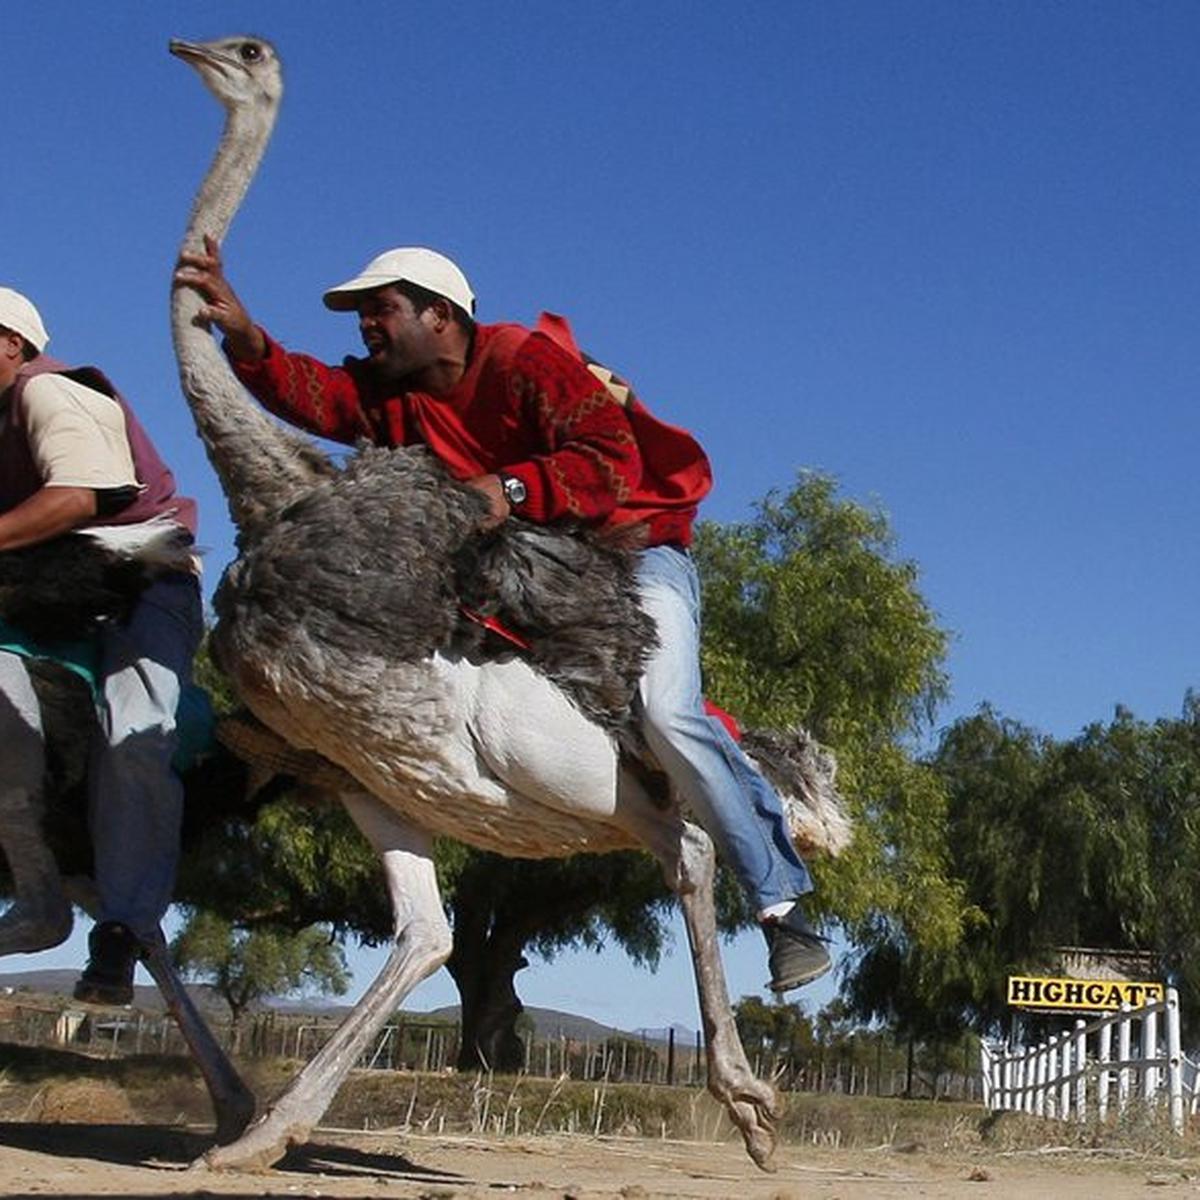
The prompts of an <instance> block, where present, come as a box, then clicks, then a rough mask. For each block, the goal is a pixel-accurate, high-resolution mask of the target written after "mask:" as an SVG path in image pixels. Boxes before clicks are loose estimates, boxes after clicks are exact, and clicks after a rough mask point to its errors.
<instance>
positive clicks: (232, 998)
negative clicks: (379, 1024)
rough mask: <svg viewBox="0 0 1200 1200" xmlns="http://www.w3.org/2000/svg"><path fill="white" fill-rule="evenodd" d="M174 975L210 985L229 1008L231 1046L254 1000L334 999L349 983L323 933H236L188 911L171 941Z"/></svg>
mask: <svg viewBox="0 0 1200 1200" xmlns="http://www.w3.org/2000/svg"><path fill="white" fill-rule="evenodd" d="M171 954H172V956H173V958H174V960H175V963H176V965H177V966H178V967H179V969H180V971H181V972H182V973H183V974H184V975H185V976H186V977H187V978H190V979H196V980H201V981H203V982H205V983H207V984H208V985H209V986H210V987H212V988H213V989H214V990H215V991H216V992H217V993H218V994H219V995H220V996H221V997H222V999H224V1001H225V1003H226V1004H228V1005H229V1012H230V1017H231V1019H232V1025H233V1048H234V1049H235V1050H236V1049H237V1048H238V1046H239V1043H240V1035H241V1023H242V1018H243V1017H244V1016H245V1014H246V1011H247V1010H248V1009H249V1008H250V1007H251V1006H252V1005H253V1004H255V1003H256V1002H257V1001H260V1000H263V999H266V998H268V997H272V998H278V997H283V996H288V995H292V994H295V993H299V992H313V991H315V992H317V993H318V994H322V995H335V996H340V995H342V994H344V993H345V991H346V988H347V986H348V984H349V978H348V975H347V973H346V960H345V955H344V954H343V952H342V948H341V946H340V945H338V944H337V942H336V941H334V940H333V939H332V937H331V936H330V933H329V931H328V930H327V929H320V928H317V927H315V926H310V927H308V928H306V929H301V930H299V931H294V930H290V929H281V928H271V927H266V926H263V927H260V928H256V929H251V930H246V929H239V928H237V927H236V926H235V925H233V924H232V923H231V922H229V921H227V920H224V919H223V918H221V917H219V916H216V915H215V914H213V913H210V912H203V911H193V912H192V913H191V914H190V915H189V917H188V919H187V921H186V923H185V925H184V927H183V928H182V929H181V930H180V931H179V933H178V934H177V935H176V937H175V938H174V940H173V941H172V942H171Z"/></svg>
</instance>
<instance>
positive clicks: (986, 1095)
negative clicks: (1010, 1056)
mask: <svg viewBox="0 0 1200 1200" xmlns="http://www.w3.org/2000/svg"><path fill="white" fill-rule="evenodd" d="M979 1078H980V1080H981V1081H982V1084H983V1107H984V1108H986V1109H991V1107H992V1052H991V1050H990V1049H989V1047H988V1044H987V1042H985V1041H984V1040H983V1038H980V1039H979Z"/></svg>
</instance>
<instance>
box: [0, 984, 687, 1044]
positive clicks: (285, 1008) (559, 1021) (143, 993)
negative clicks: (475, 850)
mask: <svg viewBox="0 0 1200 1200" xmlns="http://www.w3.org/2000/svg"><path fill="white" fill-rule="evenodd" d="M78 978H79V972H78V971H76V970H48V971H11V972H9V973H7V974H3V973H0V994H3V993H20V992H28V993H30V995H31V996H34V995H42V996H70V995H71V993H72V991H73V990H74V987H75V981H76V980H77V979H78ZM133 990H134V998H133V1006H132V1007H134V1008H140V1009H141V1010H142V1011H143V1012H154V1013H157V1012H162V1010H163V1008H164V1007H165V1006H164V1004H163V1001H162V997H161V996H160V995H159V992H158V988H156V987H148V986H143V985H138V986H137V987H135V988H134V989H133ZM187 990H188V993H189V994H190V995H191V997H192V1000H193V1001H194V1002H195V1004H196V1006H197V1007H198V1008H199V1009H200V1010H201V1012H203V1013H204V1015H205V1016H206V1017H210V1018H213V1019H216V1020H221V1019H223V1018H226V1017H228V1015H229V1010H228V1008H227V1007H226V1005H225V1001H224V1000H222V999H221V997H220V996H218V995H217V994H216V992H214V991H213V989H212V988H210V987H208V986H207V985H205V984H188V985H187ZM260 1007H262V1008H272V1009H274V1010H275V1011H276V1012H281V1013H288V1014H291V1015H296V1016H311V1017H316V1018H321V1019H323V1020H340V1019H341V1018H342V1017H343V1016H345V1015H346V1013H348V1012H349V1011H350V1008H351V1006H350V1005H348V1004H342V1003H327V1002H326V1001H324V1000H322V999H321V998H319V997H317V998H311V997H310V998H305V997H301V998H300V999H285V1000H272V1001H268V1002H267V1003H264V1004H263V1005H261V1006H260ZM404 1015H405V1016H406V1017H408V1018H410V1019H414V1020H419V1019H421V1018H425V1019H427V1020H431V1021H446V1022H451V1023H457V1022H458V1021H460V1020H461V1019H462V1009H461V1008H460V1007H459V1006H458V1005H457V1004H452V1005H446V1006H444V1007H442V1008H435V1009H433V1010H431V1011H428V1012H418V1011H415V1010H413V1009H406V1010H405V1012H404ZM525 1015H526V1016H527V1017H528V1018H529V1019H530V1020H532V1022H533V1028H534V1032H535V1035H536V1037H537V1038H539V1039H543V1038H557V1037H565V1038H567V1039H568V1040H570V1041H573V1042H588V1041H590V1042H602V1041H604V1040H605V1039H606V1038H611V1037H626V1038H633V1039H636V1040H638V1041H643V1040H644V1041H647V1042H651V1043H656V1042H662V1043H665V1042H666V1041H667V1036H668V1034H667V1030H666V1029H638V1030H635V1031H634V1032H632V1033H630V1032H626V1031H624V1030H620V1029H614V1028H613V1027H612V1026H611V1025H602V1024H601V1023H600V1022H599V1021H593V1020H592V1019H591V1018H590V1017H580V1016H576V1015H575V1014H574V1013H565V1012H559V1011H558V1010H557V1009H553V1008H534V1007H528V1008H526V1009H525ZM674 1028H675V1044H676V1046H690V1045H692V1044H693V1043H694V1042H695V1038H696V1034H695V1032H694V1031H693V1030H691V1029H687V1028H685V1027H684V1026H682V1025H676V1026H675V1027H674Z"/></svg>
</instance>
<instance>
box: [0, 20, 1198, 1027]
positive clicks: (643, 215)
mask: <svg viewBox="0 0 1200 1200" xmlns="http://www.w3.org/2000/svg"><path fill="white" fill-rule="evenodd" d="M248 31H251V32H254V33H258V34H261V35H265V36H267V37H269V38H271V39H272V40H273V41H274V42H275V43H276V45H277V47H278V49H279V51H280V54H281V55H282V57H283V59H284V63H285V66H286V69H287V94H286V96H285V99H284V107H283V111H282V115H281V118H280V122H279V126H278V129H277V132H276V137H275V140H274V143H273V145H272V147H271V149H270V151H269V153H268V155H267V158H266V161H265V162H264V164H263V167H262V169H261V171H260V173H259V177H258V180H257V181H256V183H255V186H254V188H253V189H252V191H251V193H250V196H249V198H248V200H247V203H246V205H245V208H244V210H243V212H242V213H241V215H240V216H239V218H238V220H237V222H236V224H235V227H234V229H233V232H232V234H231V236H230V239H229V241H228V243H227V261H228V267H229V272H230V275H231V277H232V278H233V279H234V281H235V283H236V284H237V285H238V286H239V288H240V290H241V292H242V294H243V297H244V299H245V300H246V301H247V303H248V305H249V306H250V308H251V311H252V312H253V313H254V314H255V315H256V316H257V317H258V318H259V319H260V320H261V321H262V322H263V323H264V324H265V325H266V326H267V327H268V328H269V329H271V330H272V332H274V333H275V334H276V335H277V336H279V337H280V338H281V339H282V340H283V341H284V342H285V343H287V344H289V345H292V346H294V347H297V348H303V349H307V350H310V351H312V352H314V353H317V354H320V355H323V356H326V357H329V358H332V359H335V360H336V359H337V358H339V357H340V356H341V355H342V354H344V353H347V352H354V351H356V350H357V349H358V346H357V338H356V333H355V329H354V326H353V322H352V320H351V319H348V318H345V317H337V316H334V315H332V314H329V313H327V312H325V310H324V309H323V308H322V307H321V304H320V298H319V297H320V292H321V290H322V289H323V288H324V287H326V286H328V285H330V284H332V283H335V282H338V281H340V280H342V279H344V278H346V277H347V276H349V275H350V274H352V273H354V272H356V271H357V269H358V268H359V267H360V266H361V265H362V264H363V263H364V262H365V261H366V260H367V259H368V258H370V257H372V256H373V255H374V254H376V253H377V252H378V251H380V250H382V249H384V248H386V247H388V246H392V245H398V244H424V245H430V246H434V247H436V248H439V249H441V250H443V251H445V252H447V253H449V254H450V255H451V256H453V257H454V258H456V259H457V260H458V261H459V262H460V264H461V265H462V266H463V267H464V269H465V270H466V272H467V274H468V276H469V277H470V278H471V280H472V282H473V284H474V286H475V290H476V292H477V293H478V295H479V298H480V301H479V303H480V316H481V318H482V319H483V320H485V321H487V320H499V319H505V320H529V319H532V318H533V316H534V315H535V314H536V313H537V312H538V310H539V309H541V308H551V309H555V310H557V311H561V312H565V313H567V314H568V315H569V316H570V317H571V318H572V320H573V322H574V324H575V327H576V332H577V334H578V336H579V338H580V341H581V343H582V344H583V345H584V346H585V347H587V348H588V349H589V350H590V351H591V352H592V353H593V354H595V355H596V356H598V357H600V358H602V359H603V360H605V361H606V362H609V363H610V364H611V365H612V366H614V367H615V368H616V369H618V370H619V371H620V372H621V373H623V374H625V375H627V376H629V377H630V378H631V379H632V380H633V381H634V382H635V384H636V385H637V387H638V390H639V392H640V393H641V394H642V395H643V396H644V397H645V398H646V399H647V401H648V402H649V403H650V404H651V405H652V406H653V407H655V408H656V410H657V411H658V412H659V413H661V414H662V415H663V416H665V417H667V418H668V419H672V420H675V421H677V422H680V423H683V424H687V425H689V426H690V427H692V428H693V429H694V430H695V431H696V432H697V433H698V434H699V435H700V437H701V439H702V440H703V441H704V442H705V444H706V446H707V448H708V450H709V452H710V454H711V457H712V459H713V463H714V468H715V472H716V478H717V487H716V490H715V493H714V495H713V497H712V498H711V500H710V501H709V502H708V503H707V505H706V508H705V514H704V515H706V516H708V517H711V518H714V519H717V520H732V519H738V518H741V517H744V516H747V515H748V514H749V511H750V506H751V504H752V502H753V501H754V500H756V499H757V498H759V497H761V496H763V495H764V494H765V493H766V492H767V491H768V490H769V489H771V488H787V487H788V486H790V484H791V483H792V481H793V480H794V478H795V475H796V472H797V471H798V470H799V469H801V468H804V467H816V468H820V469H822V470H825V471H828V472H831V473H833V474H834V475H836V476H837V477H838V478H839V479H840V481H841V484H842V487H843V489H844V493H845V494H846V495H848V496H851V497H854V498H856V499H859V500H864V501H868V502H878V504H879V505H880V506H881V507H882V508H883V509H885V510H886V511H887V512H888V513H889V514H890V517H891V520H892V524H893V527H894V530H895V533H896V537H897V543H898V551H899V553H901V554H902V555H904V556H905V557H910V558H912V559H915V560H916V561H917V562H918V563H919V564H920V567H921V584H920V586H921V587H922V590H923V592H924V594H925V596H926V597H927V598H928V600H929V602H930V603H931V604H932V606H933V607H934V608H935V609H936V611H937V612H938V614H939V617H940V620H941V621H942V623H943V624H944V626H945V627H946V628H948V629H949V630H951V631H952V632H953V635H954V644H953V649H952V653H951V657H950V660H949V669H950V673H951V677H952V685H953V694H952V697H951V700H950V702H949V703H948V705H947V706H946V707H945V709H944V710H943V711H942V712H941V713H940V714H939V723H941V724H944V723H947V722H949V721H951V720H953V719H954V718H955V717H957V716H959V715H962V714H965V713H969V712H971V711H973V710H974V709H975V707H976V706H977V705H978V704H979V703H981V702H982V701H984V700H990V701H992V702H993V703H994V704H996V705H997V706H998V707H999V708H1000V710H1001V711H1003V712H1004V713H1005V714H1006V715H1008V716H1011V717H1015V718H1018V719H1020V720H1023V721H1025V722H1028V723H1030V724H1032V725H1034V726H1036V727H1038V728H1040V729H1042V730H1044V731H1046V732H1048V733H1052V734H1055V735H1057V736H1070V735H1071V734H1073V733H1075V732H1077V731H1078V730H1079V729H1080V728H1082V727H1083V726H1084V725H1086V724H1087V723H1089V722H1092V721H1097V720H1105V719H1107V718H1108V717H1109V716H1111V714H1112V710H1113V706H1114V705H1115V704H1117V703H1124V704H1127V705H1129V706H1130V707H1131V708H1132V709H1133V710H1134V711H1135V712H1136V713H1137V714H1138V715H1139V716H1143V717H1155V716H1159V715H1169V714H1174V713H1176V712H1177V711H1178V709H1179V705H1180V702H1181V700H1182V697H1183V694H1184V691H1185V690H1186V689H1187V688H1188V687H1189V686H1191V685H1193V684H1194V683H1196V682H1197V681H1198V672H1197V669H1196V662H1195V660H1196V650H1197V641H1198V638H1197V632H1196V630H1197V623H1196V620H1195V617H1194V607H1195V598H1196V596H1197V594H1198V593H1200V570H1198V567H1197V556H1196V554H1195V553H1194V552H1193V546H1192V536H1191V535H1192V527H1193V522H1194V519H1195V515H1196V513H1197V511H1198V509H1200V503H1198V502H1200V479H1198V476H1197V473H1196V471H1195V469H1194V456H1195V448H1196V446H1197V442H1198V434H1200V418H1198V417H1197V414H1196V408H1195V403H1194V400H1195V396H1196V395H1197V392H1198V390H1200V346H1198V344H1197V340H1196V338H1195V337H1194V336H1193V330H1194V326H1195V322H1196V316H1197V313H1198V312H1200V211H1198V207H1197V195H1198V192H1200V188H1198V186H1197V185H1198V184H1200V71H1198V69H1197V63H1200V7H1198V6H1197V5H1195V4H1194V3H1191V2H1190V0H1161V2H1158V3H1139V2H1135V0H1127V2H1122V3H1116V2H1111V0H1086V2H1085V0H1078V2H1072V0H1062V2H1058V3H1046V2H1036V3H1035V2H1020V0H1010V2H1007V3H1004V4H995V3H982V2H974V0H947V2H944V3H906V2H904V0H879V2H875V3H866V2H864V3H854V2H852V0H847V2H846V3H841V4H824V3H807V2H801V0H794V2H791V3H782V2H780V3H757V2H753V0H751V2H745V0H743V2H740V3H737V4H726V3H708V4H704V5H698V4H693V3H685V2H683V0H670V2H656V3H650V4H647V3H644V2H639V3H634V2H632V0H613V2H609V3H606V4H603V5H600V4H595V5H590V4H583V3H564V2H562V0H559V2H558V3H542V2H533V3H529V2H524V3H519V4H516V3H484V2H483V0H464V2H463V3H460V4H458V5H447V6H437V7H430V6H428V5H416V4H411V3H368V2H359V3H347V4H339V5H333V4H316V3H308V2H304V0H290V2H288V3H255V2H253V0H250V2H242V3H238V4H236V5H235V4H231V3H218V2H214V0H208V2H206V3H204V4H198V3H193V2H192V0H176V2H174V3H172V4H170V5H149V4H133V3H113V4H107V5H103V6H100V5H94V6H93V5H78V4H75V3H63V2H61V0H43V2H42V3H40V4H39V5H36V6H32V7H28V8H27V9H26V10H25V11H23V12H22V13H21V17H20V21H19V22H17V24H16V26H15V27H14V28H13V29H12V30H10V36H9V38H8V39H7V40H6V48H7V50H8V54H7V56H6V62H5V68H4V91H5V94H6V102H5V106H4V107H5V113H6V116H7V126H8V133H9V141H8V154H7V156H6V169H5V172H4V177H3V187H2V189H0V230H2V231H3V232H2V236H3V253H2V254H0V283H5V284H9V285H11V286H15V287H17V288H20V289H21V290H23V291H25V292H27V293H28V294H29V295H30V296H31V297H32V298H34V299H35V301H36V302H37V303H38V304H39V305H40V307H41V308H42V311H43V315H44V316H45V318H46V321H47V324H48V326H49V328H50V331H51V335H52V343H51V347H50V349H51V350H52V351H53V352H55V353H57V354H58V355H59V356H60V357H64V358H67V359H68V360H71V361H73V362H96V363H98V364H101V365H103V366H104V367H105V368H106V370H107V371H108V372H109V373H110V374H111V375H112V376H113V377H114V378H115V380H116V381H117V382H118V383H119V385H120V386H121V387H122V388H123V390H124V391H125V392H126V393H127V395H128V396H129V397H130V398H131V399H132V400H133V402H134V403H135V405H136V406H137V407H138V409H139V412H140V413H141V415H142V417H143V420H144V422H145V423H146V424H147V426H148V427H149V428H150V430H151V432H152V434H153V435H154V436H155V438H156V440H157V441H158V443H159V445H160V449H162V451H163V452H164V454H165V455H166V456H167V457H168V459H169V460H170V462H171V463H172V465H173V466H174V468H175V470H176V473H177V475H178V476H179V479H180V481H181V484H182V486H183V488H184V489H185V490H187V491H189V492H191V493H193V494H195V495H196V496H197V497H198V498H199V500H200V502H201V505H202V511H203V526H202V540H203V541H204V543H205V544H206V545H207V546H208V547H210V552H209V556H208V564H209V565H208V571H209V583H210V586H211V584H212V583H215V580H216V579H217V578H218V576H219V573H220V570H221V568H222V567H223V565H224V564H225V563H226V562H227V561H228V559H229V557H230V554H231V533H230V528H229V525H228V521H227V519H226V516H225V511H224V504H223V501H222V499H221V497H220V494H219V491H218V490H217V488H216V484H215V481H214V479H213V476H212V475H211V472H210V471H209V468H208V466H207V463H206V462H205V460H204V458H203V455H202V453H201V451H200V448H199V444H198V443H197V442H196V440H195V439H194V435H193V432H192V427H191V422H190V418H189V415H188V413H187V410H186V408H185V406H184V404H183V401H182V399H181V397H180V393H179V388H178V383H177V379H176V377H175V374H174V367H173V363H172V358H171V348H170V340H169V332H168V323H167V299H168V279H169V274H170V269H171V264H172V261H173V258H174V254H175V251H176V247H177V242H178V238H179V235H180V233H181V232H182V229H183V225H184V221H185V219H186V215H187V210H188V207H189V205H190V201H191V197H192V194H193V192H194V189H195V186H196V184H197V182H198V181H199V179H200V176H201V174H202V172H203V170H204V169H205V167H206V165H207V162H208V160H209V158H210V156H211V154H212V151H213V149H214V147H215V143H216V138H217V135H218V132H219V127H220V115H219V109H218V108H217V106H216V105H215V103H214V102H213V101H212V100H211V98H210V97H209V96H208V95H207V93H206V92H204V90H203V89H202V87H201V85H200V84H199V81H198V80H197V79H196V78H195V77H194V76H193V74H192V72H191V71H190V70H189V69H188V68H187V67H185V66H184V65H183V64H182V63H180V62H178V61H176V60H174V59H172V58H170V57H169V56H168V54H167V52H166V43H167V39H168V38H169V37H171V36H182V37H187V38H194V39H204V38H209V37H217V36H222V35H225V34H229V33H238V32H248ZM78 957H79V950H78V943H77V941H76V942H74V943H72V946H71V947H70V948H69V949H68V950H67V951H66V952H65V957H64V958H62V960H61V961H62V962H63V963H64V964H65V963H68V962H74V961H77V960H78ZM686 959H687V956H686V951H683V950H682V949H681V951H680V953H679V954H677V955H676V956H675V957H674V959H673V960H672V961H671V962H670V963H668V964H667V965H666V967H665V968H664V971H663V972H662V973H661V974H660V976H658V977H651V976H647V975H645V974H638V973H634V972H631V971H628V970H627V969H626V968H625V965H624V960H623V958H622V956H620V955H619V954H617V955H613V954H605V955H603V956H602V957H600V958H599V959H597V958H595V957H594V956H587V955H584V956H571V957H570V958H569V959H567V960H560V961H559V962H558V963H557V964H555V965H553V966H550V967H546V966H542V965H538V966H536V967H534V968H531V969H530V970H529V971H527V972H525V973H524V975H523V976H522V980H521V992H522V995H523V997H524V998H525V999H526V1001H527V1002H528V1003H536V1004H550V1005H558V1006H561V1007H568V1008H573V1009H575V1010H577V1011H580V1012H584V1013H587V1014H588V1015H592V1016H595V1017H598V1018H600V1019H603V1020H608V1021H612V1022H613V1023H615V1024H619V1025H623V1026H626V1027H633V1026H637V1025H658V1024H665V1023H666V1022H667V1021H670V1020H679V1021H682V1022H683V1023H685V1024H694V1023H695V1006H694V1001H693V999H692V996H691V989H690V984H689V983H688V982H687V963H686ZM761 959H762V953H761V946H759V945H758V944H757V943H756V941H755V940H754V938H743V939H740V940H739V942H738V944H737V945H736V946H735V947H734V948H733V949H732V951H731V954H730V975H731V989H732V990H733V992H734V994H735V995H738V994H742V993H744V992H749V991H752V990H755V989H757V988H758V987H759V986H760V985H761V983H762V980H763V978H764V975H765V971H764V967H763V963H762V961H761ZM37 961H38V962H39V963H40V964H41V965H58V962H59V960H58V959H52V956H51V955H44V956H42V957H41V959H39V960H37ZM30 965H32V964H30ZM360 984H361V981H360ZM827 994H828V989H827V988H826V989H818V991H817V998H818V999H819V998H821V997H822V996H823V995H827ZM452 996H453V991H452V988H451V987H450V985H449V981H448V980H447V979H446V978H445V976H444V975H443V976H442V981H441V982H440V983H437V984H430V985H426V988H424V989H423V990H422V993H421V996H419V997H418V1001H417V1002H418V1005H420V1003H421V1002H422V998H426V999H425V1000H424V1002H425V1003H428V1004H434V1003H441V1002H443V1001H448V1000H450V999H451V998H452Z"/></svg>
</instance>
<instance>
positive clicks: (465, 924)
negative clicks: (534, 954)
mask: <svg viewBox="0 0 1200 1200" xmlns="http://www.w3.org/2000/svg"><path fill="white" fill-rule="evenodd" d="M491 917H492V913H491V909H490V906H489V905H487V904H486V903H485V904H480V905H466V904H464V905H461V906H460V905H459V904H457V903H456V904H455V905H454V949H453V952H452V953H451V955H450V960H449V962H447V963H446V969H447V970H448V971H449V972H450V974H451V975H452V976H453V978H454V982H455V984H456V985H457V986H458V994H459V997H460V999H461V1000H462V1042H461V1043H460V1046H459V1052H458V1063H457V1066H458V1069H459V1070H460V1071H476V1070H485V1071H486V1070H492V1071H497V1072H500V1073H502V1074H517V1073H518V1072H520V1071H521V1070H523V1069H524V1066H525V1046H524V1043H523V1042H522V1041H521V1039H520V1037H519V1036H518V1034H517V1018H518V1017H519V1016H520V1015H521V1013H523V1012H524V1011H525V1006H524V1005H523V1004H522V1003H521V1000H520V997H518V995H517V989H516V985H515V983H514V976H515V975H516V973H517V972H518V971H519V970H521V968H522V967H527V966H528V965H529V963H528V962H527V960H526V959H525V956H524V955H523V954H522V953H521V949H522V946H523V945H524V938H523V937H521V936H519V935H517V934H516V933H515V932H514V931H512V930H506V929H504V928H502V927H501V928H497V927H494V926H493V925H492V921H491Z"/></svg>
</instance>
